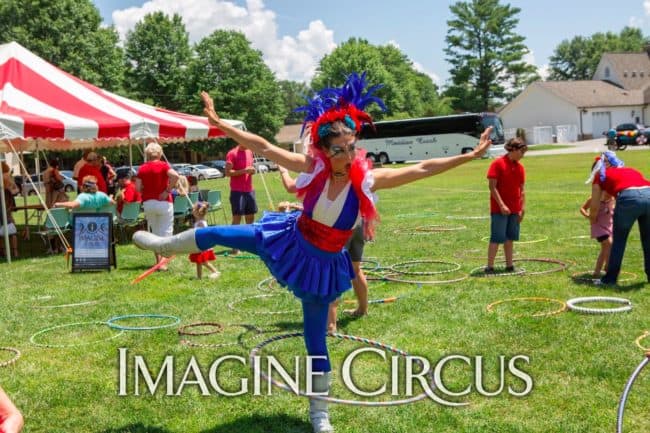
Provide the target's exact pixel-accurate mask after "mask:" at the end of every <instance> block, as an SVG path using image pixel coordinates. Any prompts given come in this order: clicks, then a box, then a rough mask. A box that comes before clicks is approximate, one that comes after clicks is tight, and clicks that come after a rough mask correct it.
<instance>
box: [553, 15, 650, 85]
mask: <svg viewBox="0 0 650 433" xmlns="http://www.w3.org/2000/svg"><path fill="white" fill-rule="evenodd" d="M647 43H648V40H647V39H646V38H645V37H644V36H643V33H642V32H641V30H640V29H637V28H632V27H625V28H623V30H621V32H620V33H619V34H615V33H612V32H607V33H595V34H593V35H591V36H590V37H583V36H576V37H574V38H573V39H571V40H566V39H565V40H563V41H562V42H560V44H559V45H558V46H557V47H556V48H555V50H554V51H553V55H552V56H551V58H550V74H549V80H591V79H592V77H593V76H594V73H595V72H596V67H598V63H599V62H600V58H601V57H602V56H603V54H605V53H607V52H619V53H620V52H639V51H642V50H643V49H644V48H645V46H646V44H647Z"/></svg>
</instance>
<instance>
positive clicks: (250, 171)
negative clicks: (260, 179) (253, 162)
mask: <svg viewBox="0 0 650 433" xmlns="http://www.w3.org/2000/svg"><path fill="white" fill-rule="evenodd" d="M244 170H246V174H255V171H256V170H255V167H246V168H245V169H244Z"/></svg>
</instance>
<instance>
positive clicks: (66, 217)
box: [36, 208, 70, 253]
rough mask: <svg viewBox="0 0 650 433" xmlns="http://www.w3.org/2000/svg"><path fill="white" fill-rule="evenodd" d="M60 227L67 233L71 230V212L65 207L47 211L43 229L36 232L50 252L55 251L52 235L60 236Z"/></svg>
mask: <svg viewBox="0 0 650 433" xmlns="http://www.w3.org/2000/svg"><path fill="white" fill-rule="evenodd" d="M57 227H58V229H59V230H60V231H61V232H63V233H67V232H69V231H70V212H68V209H65V208H53V209H49V210H46V211H45V224H44V225H43V230H41V231H38V232H36V234H38V235H39V236H40V237H41V239H43V242H44V243H45V246H46V247H47V250H48V252H49V253H53V252H54V251H52V244H51V243H50V240H51V239H52V237H58V235H59V233H58V231H57Z"/></svg>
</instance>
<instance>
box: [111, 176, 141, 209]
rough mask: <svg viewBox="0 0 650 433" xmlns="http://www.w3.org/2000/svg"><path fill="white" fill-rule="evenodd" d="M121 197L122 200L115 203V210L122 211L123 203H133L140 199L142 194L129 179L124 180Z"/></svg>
mask: <svg viewBox="0 0 650 433" xmlns="http://www.w3.org/2000/svg"><path fill="white" fill-rule="evenodd" d="M122 197H123V200H122V201H120V202H119V203H118V204H117V211H118V212H119V213H122V209H123V208H124V203H133V202H141V201H142V196H141V195H140V193H139V192H138V190H137V189H135V185H134V184H133V182H131V181H130V180H127V181H126V182H124V192H123V193H122Z"/></svg>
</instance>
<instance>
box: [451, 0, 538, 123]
mask: <svg viewBox="0 0 650 433" xmlns="http://www.w3.org/2000/svg"><path fill="white" fill-rule="evenodd" d="M450 10H451V13H452V14H453V18H452V19H451V20H449V21H447V25H448V26H449V28H448V30H447V36H446V38H445V40H446V42H447V45H448V47H447V48H446V49H445V54H446V55H447V61H448V62H449V63H450V64H451V66H452V67H451V69H450V70H449V72H450V74H451V81H452V83H451V85H450V86H449V88H448V89H447V91H446V95H447V96H451V97H453V98H454V108H455V109H457V110H463V111H481V110H487V109H490V108H493V107H494V105H495V104H497V103H499V102H501V101H502V100H503V99H508V100H509V99H511V98H513V97H514V96H516V95H517V94H518V93H519V92H520V91H521V90H522V89H523V87H524V86H525V85H526V84H528V83H530V82H532V81H534V80H536V79H538V78H539V77H538V76H537V73H536V68H535V66H534V65H530V64H528V63H526V62H525V61H524V59H523V58H524V56H525V55H526V54H527V53H528V48H527V47H526V45H525V44H524V40H525V38H524V37H523V36H520V35H518V34H517V33H515V27H517V24H518V23H519V19H518V18H517V15H518V14H519V12H520V11H521V9H519V8H516V7H512V6H510V5H502V4H500V3H499V0H471V1H464V2H457V3H454V4H453V5H451V6H450Z"/></svg>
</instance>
